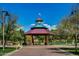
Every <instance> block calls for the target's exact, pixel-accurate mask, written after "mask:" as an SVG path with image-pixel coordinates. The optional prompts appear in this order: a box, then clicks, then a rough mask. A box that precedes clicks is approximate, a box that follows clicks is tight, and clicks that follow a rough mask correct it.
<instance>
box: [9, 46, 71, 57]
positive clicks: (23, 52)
mask: <svg viewBox="0 0 79 59" xmlns="http://www.w3.org/2000/svg"><path fill="white" fill-rule="evenodd" d="M67 55H70V54H68V53H67V52H62V51H60V50H59V47H56V46H25V47H23V48H22V49H20V50H19V51H16V52H15V53H12V54H11V55H10V56H67Z"/></svg>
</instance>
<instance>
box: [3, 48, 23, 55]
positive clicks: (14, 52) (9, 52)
mask: <svg viewBox="0 0 79 59" xmlns="http://www.w3.org/2000/svg"><path fill="white" fill-rule="evenodd" d="M22 48H23V47H21V48H20V49H18V50H17V49H16V50H14V51H12V52H9V53H6V54H4V55H2V56H10V55H11V54H13V53H15V52H17V51H20V50H21V49H22Z"/></svg>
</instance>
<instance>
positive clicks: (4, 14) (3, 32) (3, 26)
mask: <svg viewBox="0 0 79 59" xmlns="http://www.w3.org/2000/svg"><path fill="white" fill-rule="evenodd" d="M5 16H9V13H8V12H7V11H2V36H3V37H2V38H3V51H4V49H5V18H6V17H5Z"/></svg>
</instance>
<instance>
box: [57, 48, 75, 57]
mask: <svg viewBox="0 0 79 59" xmlns="http://www.w3.org/2000/svg"><path fill="white" fill-rule="evenodd" d="M59 50H60V51H62V52H66V53H64V54H65V55H68V56H75V55H74V54H73V53H70V52H67V51H65V50H62V49H60V48H59Z"/></svg>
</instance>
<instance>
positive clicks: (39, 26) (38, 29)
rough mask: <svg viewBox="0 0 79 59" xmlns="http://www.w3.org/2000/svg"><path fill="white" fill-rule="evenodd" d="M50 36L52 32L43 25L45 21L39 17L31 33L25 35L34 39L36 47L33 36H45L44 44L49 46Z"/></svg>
mask: <svg viewBox="0 0 79 59" xmlns="http://www.w3.org/2000/svg"><path fill="white" fill-rule="evenodd" d="M49 34H50V31H49V30H48V28H47V27H46V26H44V24H43V20H42V19H41V18H40V17H39V18H37V19H36V24H35V25H34V26H33V27H31V29H30V30H29V31H27V32H26V33H25V35H30V36H31V37H32V44H33V45H34V38H33V36H35V35H36V36H37V35H44V37H45V38H44V44H45V45H47V44H48V35H49Z"/></svg>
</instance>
